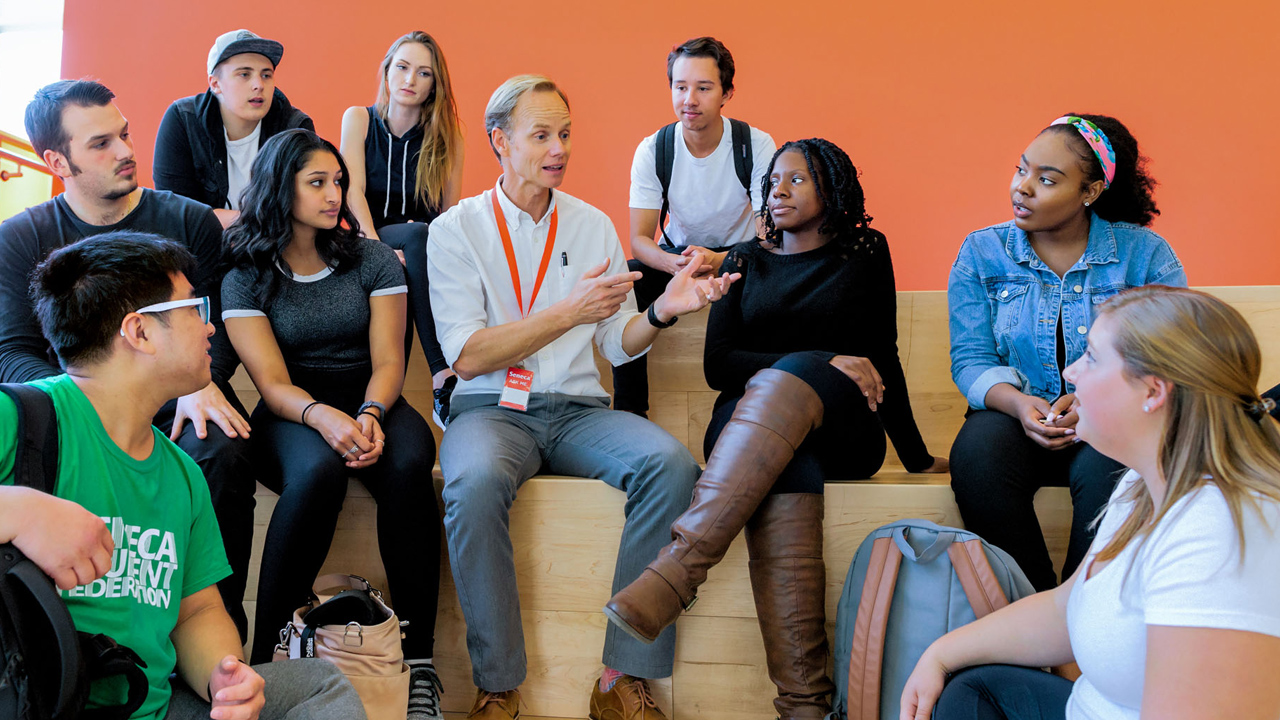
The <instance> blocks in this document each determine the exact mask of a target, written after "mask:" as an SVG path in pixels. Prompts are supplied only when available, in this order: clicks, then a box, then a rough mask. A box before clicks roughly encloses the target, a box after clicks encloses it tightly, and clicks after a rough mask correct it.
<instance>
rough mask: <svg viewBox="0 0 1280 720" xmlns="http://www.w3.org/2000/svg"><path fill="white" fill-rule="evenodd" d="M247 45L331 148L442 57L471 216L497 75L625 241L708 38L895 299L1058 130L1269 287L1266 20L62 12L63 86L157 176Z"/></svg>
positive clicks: (1262, 11) (1207, 277)
mask: <svg viewBox="0 0 1280 720" xmlns="http://www.w3.org/2000/svg"><path fill="white" fill-rule="evenodd" d="M730 7H731V8H733V9H732V10H726V8H730ZM973 7H979V8H980V9H977V10H975V9H971V8H973ZM237 27H248V28H250V29H251V30H254V31H255V32H257V33H259V34H261V35H264V36H266V37H271V38H275V39H278V40H280V41H281V42H283V43H284V44H285V47H286V52H285V57H284V61H283V62H282V63H281V66H280V71H279V73H278V76H277V77H278V82H279V85H280V87H281V88H282V89H283V90H284V91H285V92H286V93H287V94H288V95H289V97H290V99H291V100H292V101H293V102H294V104H296V105H298V106H299V107H301V108H302V109H303V110H305V111H307V112H308V113H309V114H310V115H311V116H312V117H313V118H315V121H316V126H317V129H318V130H319V131H320V133H321V134H323V135H325V136H326V137H328V138H330V139H331V140H334V141H335V142H336V141H337V139H338V130H339V121H340V118H341V115H342V111H343V109H345V108H346V107H347V106H349V105H355V104H361V105H366V104H369V103H371V102H372V100H373V95H374V91H375V80H374V75H375V73H376V66H377V63H378V62H379V61H380V60H381V58H382V55H383V53H384V52H385V50H386V48H387V46H388V45H389V44H390V43H391V41H392V40H394V39H395V37H397V36H398V35H400V34H402V33H404V32H406V31H408V30H411V29H423V30H426V31H428V32H430V33H432V34H433V35H435V37H436V38H437V40H439V41H440V43H441V45H442V46H443V48H444V50H445V52H446V54H447V57H448V60H449V69H450V71H451V73H452V76H453V81H454V88H455V91H456V93H457V96H458V100H459V105H460V109H461V112H462V117H463V120H464V122H465V123H466V126H467V130H468V141H467V162H466V179H465V187H464V194H465V195H471V194H474V193H477V192H479V191H481V190H483V189H484V188H486V187H488V186H489V185H490V184H491V183H492V182H493V181H494V179H495V177H496V175H497V173H498V168H497V165H496V164H495V162H494V160H493V157H492V155H490V154H489V150H488V147H487V144H486V140H485V136H484V125H483V111H484V105H485V102H486V101H487V100H488V97H489V94H490V93H491V92H492V91H493V89H494V88H495V87H496V86H497V85H498V84H499V83H500V82H501V81H502V80H504V79H505V78H507V77H508V76H510V75H514V74H517V73H522V72H541V73H545V74H548V75H550V76H552V77H553V78H555V79H556V80H557V81H558V82H559V83H560V84H561V85H562V86H563V87H564V88H565V89H566V91H567V92H568V93H569V96H570V100H571V101H572V104H573V115H574V160H573V162H572V163H571V166H570V171H569V176H568V180H567V182H566V184H565V189H566V190H567V191H568V192H570V193H573V194H575V195H577V196H579V197H582V198H584V199H585V200H587V201H588V202H591V203H593V204H595V205H597V206H599V207H600V208H602V209H604V210H605V211H606V212H608V213H609V214H610V215H611V216H612V217H613V218H614V221H615V223H616V224H617V227H618V229H619V232H620V234H621V235H622V236H623V237H625V233H626V224H627V186H628V178H629V169H630V163H631V157H632V154H633V153H634V151H635V146H636V143H638V142H639V141H640V139H641V138H642V137H644V136H645V135H647V134H649V133H651V132H653V131H654V130H655V129H656V128H658V127H659V126H661V125H663V124H665V123H667V122H670V121H672V120H673V119H674V117H673V114H672V110H671V107H670V102H669V94H668V91H667V88H666V77H665V58H666V53H667V51H668V50H669V49H670V47H671V45H672V44H673V43H675V42H679V41H681V40H684V39H685V38H688V37H692V36H695V35H700V34H713V35H715V36H717V37H719V38H720V39H722V40H723V41H724V42H725V43H726V44H727V45H728V46H729V48H730V49H731V50H732V51H733V52H734V56H735V59H736V61H737V65H738V78H737V82H736V85H737V95H736V96H735V97H734V99H733V100H732V102H731V103H730V105H729V108H728V110H727V112H728V113H729V114H730V115H733V116H736V117H741V118H743V119H746V120H748V121H749V122H751V123H752V124H753V125H757V126H759V127H761V128H763V129H765V130H766V131H768V132H769V133H770V134H772V135H773V137H774V139H775V140H778V141H779V142H782V141H785V140H788V139H794V138H799V137H811V136H823V137H827V138H829V139H831V140H833V141H835V142H836V143H837V144H839V145H840V146H841V147H843V148H844V149H845V150H846V151H847V152H849V154H850V156H851V157H852V158H853V160H854V163H855V164H856V165H858V166H859V167H860V168H861V169H862V171H863V184H864V186H865V187H866V190H867V197H868V204H869V209H870V212H871V214H872V215H874V216H875V218H876V225H877V226H878V227H879V228H881V229H882V230H883V231H884V232H885V233H886V234H888V236H889V239H890V242H891V243H892V245H893V248H894V255H895V263H896V266H897V279H898V286H899V288H902V289H909V290H922V289H941V288H944V287H945V286H946V278H947V271H948V268H949V267H950V263H951V260H952V259H953V257H954V256H955V251H956V248H957V247H958V245H959V243H960V241H961V239H963V237H964V235H965V233H967V232H968V231H970V230H973V229H975V228H978V227H982V226H985V225H988V224H991V223H995V222H1000V221H1003V220H1005V219H1007V218H1008V217H1009V206H1008V195H1007V187H1008V181H1009V177H1010V173H1011V169H1012V167H1013V165H1014V164H1015V163H1016V159H1017V157H1018V154H1019V153H1020V152H1021V151H1022V149H1023V148H1024V147H1025V145H1026V143H1027V142H1028V141H1029V140H1030V139H1031V137H1032V136H1033V135H1034V134H1035V133H1036V132H1037V131H1038V130H1039V129H1040V128H1041V127H1042V126H1043V125H1045V124H1046V123H1047V122H1048V121H1050V120H1052V119H1053V118H1055V117H1057V116H1058V115H1059V114H1060V113H1061V112H1063V111H1067V110H1076V111H1080V112H1100V113H1107V114H1113V115H1116V116H1118V117H1120V118H1121V119H1122V120H1124V121H1125V122H1126V123H1127V124H1128V125H1129V126H1130V128H1131V129H1132V130H1133V131H1134V133H1135V135H1137V137H1138V139H1139V141H1140V142H1141V143H1142V146H1143V148H1144V150H1145V152H1146V153H1147V154H1148V155H1149V156H1150V157H1151V158H1153V162H1152V165H1151V169H1152V171H1153V173H1154V175H1155V176H1156V178H1157V179H1158V180H1159V181H1160V183H1161V186H1160V188H1159V191H1158V194H1157V200H1158V201H1159V203H1160V206H1161V207H1162V208H1163V209H1164V215H1163V216H1162V217H1161V218H1159V219H1158V220H1157V221H1156V225H1155V228H1156V230H1157V231H1158V232H1160V233H1161V234H1162V235H1164V236H1165V237H1166V238H1168V239H1169V240H1170V241H1171V242H1172V244H1173V246H1174V248H1175V249H1176V250H1177V251H1178V254H1179V255H1180V256H1181V257H1182V259H1183V261H1184V263H1185V264H1186V265H1187V268H1188V274H1189V276H1190V278H1191V282H1192V283H1193V284H1196V285H1250V284H1267V283H1272V282H1274V280H1273V278H1274V277H1275V273H1274V270H1275V268H1276V267H1277V266H1280V243H1277V242H1276V240H1277V234H1276V232H1275V231H1274V229H1273V226H1272V225H1270V223H1269V222H1268V221H1267V217H1268V216H1269V211H1268V209H1267V208H1270V207H1273V205H1274V203H1275V202H1276V199H1277V195H1278V193H1277V191H1278V190H1280V180H1278V178H1280V174H1278V173H1277V171H1276V168H1275V165H1276V164H1277V162H1278V161H1280V140H1277V137H1278V136H1277V132H1276V128H1275V119H1276V118H1277V117H1278V116H1280V93H1277V91H1276V90H1277V71H1280V49H1278V48H1280V43H1276V42H1275V28H1276V27H1280V3H1277V2H1275V0H1239V1H1238V2H1234V3H1226V4H1217V5H1212V4H1210V5H1206V4H1205V3H1203V2H1200V1H1199V0H1196V1H1194V2H1193V1H1192V0H1165V2H1159V3H1156V2H1140V1H1138V0H1112V1H1111V2H1095V3H1074V4H1073V3H1066V2H1039V3H1028V2H1009V1H1007V0H986V1H984V2H976V3H957V2H942V1H930V0H918V1H917V2H909V1H908V2H902V1H896V2H895V1H889V2H881V3H868V2H848V1H847V0H846V1H839V0H812V1H811V2H793V3H786V2H760V1H759V0H743V1H740V2H736V3H728V2H724V3H711V2H701V3H687V2H676V1H671V0H658V1H657V2H649V3H625V4H624V3H617V2H611V1H610V0H561V1H560V2H556V3H517V2H498V3H482V2H430V3H427V2H421V1H420V0H417V1H414V0H369V1H366V2H352V1H351V0H346V1H344V2H336V1H334V0H309V1H308V2H298V1H296V0H295V1H293V2H262V1H261V0H255V1H252V2H251V1H249V0H214V1H213V2H200V3H187V2H173V1H172V0H117V1H116V2H102V0H66V14H65V30H66V35H65V39H64V44H63V48H64V50H63V74H64V76H65V77H81V76H93V77H97V78H99V79H100V80H102V81H103V82H104V83H106V84H107V85H108V86H109V87H111V88H112V89H113V90H115V92H116V93H117V95H118V96H119V103H120V107H121V108H122V109H123V111H124V112H125V114H126V116H128V117H129V119H130V120H131V122H132V126H133V129H134V138H135V142H136V145H137V150H138V156H139V161H140V164H141V165H142V167H144V168H146V169H147V170H148V171H149V169H150V166H151V155H152V150H153V147H154V138H155V130H156V126H157V125H158V123H159V121H160V117H161V115H162V114H163V112H164V109H165V107H166V106H167V105H168V103H169V102H170V101H171V100H173V99H174V98H177V97H180V96H183V95H190V94H194V93H196V92H199V91H202V90H203V89H204V87H205V86H206V83H205V73H204V63H205V57H206V55H207V53H208V49H209V46H210V45H211V44H212V42H213V38H214V37H215V36H216V35H217V34H219V33H221V32H224V31H226V30H230V29H234V28H237ZM143 177H144V180H145V181H146V182H148V183H149V179H148V178H149V172H145V171H144V173H143Z"/></svg>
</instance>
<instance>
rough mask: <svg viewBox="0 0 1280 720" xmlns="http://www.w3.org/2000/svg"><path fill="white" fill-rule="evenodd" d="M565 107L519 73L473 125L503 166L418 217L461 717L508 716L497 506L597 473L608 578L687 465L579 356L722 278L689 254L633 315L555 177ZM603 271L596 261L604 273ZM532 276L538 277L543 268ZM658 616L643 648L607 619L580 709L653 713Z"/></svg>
mask: <svg viewBox="0 0 1280 720" xmlns="http://www.w3.org/2000/svg"><path fill="white" fill-rule="evenodd" d="M569 126H570V119H569V103H568V99H567V98H566V96H565V94H564V92H563V91H561V90H560V89H559V88H558V87H557V86H556V84H555V83H554V82H552V81H551V80H550V79H548V78H545V77H542V76H537V75H521V76H517V77H514V78H511V79H510V80H508V81H506V82H505V83H503V84H502V86H501V87H499V88H498V89H497V90H496V91H495V92H494V93H493V96H492V97H491V98H490V99H489V105H488V108H487V109H486V111H485V129H486V130H487V131H488V133H489V142H490V145H491V146H492V148H493V151H494V153H495V154H496V155H497V156H498V162H499V163H500V164H501V165H502V177H501V178H499V180H498V183H497V185H496V186H495V187H494V188H493V189H491V190H486V191H485V192H484V193H482V194H480V195H477V196H476V197H473V198H468V199H466V200H463V201H462V202H460V203H459V204H458V205H457V206H455V207H453V208H452V209H450V210H449V211H448V212H446V213H444V214H443V215H441V216H440V217H439V218H437V219H436V220H435V222H433V223H432V225H431V253H430V254H429V255H428V257H427V262H428V268H429V273H430V279H431V304H432V307H434V308H438V309H437V312H436V334H437V336H438V337H439V338H440V345H441V348H442V349H443V350H444V355H445V359H446V360H448V361H449V364H450V366H451V367H452V368H453V370H454V372H456V373H457V374H458V377H459V379H460V381H459V383H458V386H457V388H456V389H455V390H454V394H453V401H452V404H451V408H450V420H449V425H448V430H446V431H445V435H444V440H443V442H442V443H441V446H440V467H441V469H442V471H443V473H444V478H445V487H444V501H445V532H446V533H447V535H448V540H449V560H450V564H451V565H452V567H453V575H454V581H455V585H456V586H457V588H458V598H459V600H460V602H461V605H462V612H463V616H464V617H465V618H466V621H467V647H468V650H469V651H470V654H471V665H472V675H473V679H474V681H475V684H476V687H477V688H478V690H479V692H478V693H477V695H476V700H475V704H474V705H473V707H472V709H471V712H470V714H469V715H468V717H473V718H490V719H493V718H498V719H503V720H510V719H511V718H515V717H518V715H519V702H520V700H519V694H518V692H517V688H518V687H519V686H520V684H521V683H522V682H523V681H524V678H525V672H526V662H525V651H524V635H523V631H522V628H521V624H520V606H519V600H518V596H517V589H516V571H515V562H514V558H513V553H512V546H511V538H510V535H509V533H508V531H507V527H508V513H509V511H510V508H511V503H512V502H513V501H514V500H515V497H516V492H517V490H518V488H519V487H520V485H521V484H522V483H523V482H524V481H525V480H527V479H529V478H530V477H531V476H533V475H534V474H535V473H537V472H538V471H539V470H543V469H545V470H546V471H548V472H551V473H557V474H564V475H576V476H581V477H590V478H599V479H600V480H603V481H604V482H606V483H608V484H610V485H612V486H613V487H616V488H618V489H620V490H623V491H625V492H626V493H627V510H626V516H627V519H626V525H625V527H624V529H623V532H622V543H621V547H620V548H619V550H618V562H617V567H616V569H615V572H614V579H613V587H614V590H615V591H616V590H618V589H621V588H622V587H624V586H626V585H627V584H628V583H630V582H631V581H632V580H633V579H635V578H636V577H637V576H639V574H640V572H641V571H642V570H643V569H644V566H645V563H646V562H647V561H648V559H649V558H652V557H653V556H654V555H655V554H656V553H657V552H658V550H660V549H661V548H662V547H663V546H665V545H666V544H667V543H668V542H669V541H670V539H671V533H670V526H671V523H672V521H673V520H675V518H676V517H678V516H679V515H680V513H681V512H683V511H684V510H685V509H686V508H687V507H688V505H689V500H690V498H691V497H692V493H693V485H694V482H695V481H696V480H697V477H698V472H699V471H698V465H697V463H695V462H694V460H693V457H692V456H691V455H690V454H689V451H688V450H687V449H686V448H685V447H684V446H683V445H681V444H680V443H679V442H678V441H677V440H676V439H675V438H673V437H672V436H671V435H669V434H668V433H667V432H666V431H664V430H662V429H660V428H659V427H658V426H656V425H654V424H652V423H650V422H649V421H647V420H645V419H643V418H640V417H638V416H636V415H633V414H631V413H625V412H618V411H614V410H609V409H608V407H609V397H608V394H607V393H605V391H604V388H602V387H601V386H600V377H599V373H598V372H597V371H596V367H595V362H594V360H593V357H592V352H591V344H592V342H593V341H594V342H595V344H596V346H597V347H598V348H599V349H600V353H601V354H602V355H603V356H604V357H605V358H606V359H608V360H609V362H611V363H613V364H614V365H617V364H619V363H623V362H627V361H629V360H631V359H634V358H636V357H638V356H640V355H642V354H644V353H645V352H647V351H648V349H649V346H650V345H651V344H652V342H653V340H654V338H655V337H656V336H657V334H658V332H659V330H661V329H662V328H664V327H669V326H670V325H672V324H673V323H675V321H676V318H677V317H678V316H680V315H684V314H686V313H690V312H694V311H696V310H699V309H701V308H703V307H705V306H706V305H707V303H709V302H713V301H715V300H717V299H719V298H720V297H721V295H722V294H723V293H724V292H725V290H727V288H728V287H729V284H730V283H731V282H733V281H734V280H736V279H737V276H724V277H719V278H717V277H714V276H712V277H706V278H705V279H697V278H696V277H695V273H700V274H704V275H705V274H707V273H709V272H710V268H709V266H706V265H704V264H703V262H702V260H701V258H698V257H695V258H694V261H693V262H690V263H689V264H688V265H687V266H685V269H684V270H682V271H681V272H679V273H677V274H676V275H675V277H674V278H673V279H672V280H671V283H670V284H669V285H668V286H667V289H666V292H664V293H663V294H662V295H661V296H660V297H659V298H658V299H657V300H656V301H655V302H654V303H653V305H652V307H651V308H650V309H649V312H648V313H647V315H641V314H640V313H638V312H636V304H635V297H634V295H633V294H632V284H633V283H634V282H635V281H636V280H637V279H638V278H639V277H640V273H636V272H627V271H626V264H627V261H626V257H625V256H624V255H623V252H622V245H621V244H620V243H619V242H618V235H617V231H616V230H615V229H614V226H613V223H612V221H610V219H609V218H608V216H606V215H605V214H604V213H603V212H601V211H599V210H597V209H596V208H594V207H592V206H590V205H588V204H586V203H585V202H583V201H581V200H579V199H577V198H575V197H572V196H570V195H568V194H565V193H563V192H560V191H558V190H556V188H558V187H559V186H560V184H561V183H562V182H563V181H564V175H565V170H566V168H567V166H568V162H569V150H570V132H569ZM611 269H612V270H613V273H612V274H611V273H610V270H611ZM548 276H549V277H548ZM673 629H674V628H668V630H667V631H666V632H664V633H663V634H662V635H661V636H659V637H658V639H657V641H656V642H654V643H653V644H651V645H649V644H645V643H643V642H641V641H640V640H637V639H633V638H631V637H629V636H627V635H625V634H622V633H620V632H619V631H618V629H617V627H616V626H614V625H609V626H608V629H607V631H606V634H605V647H604V658H603V661H604V665H605V670H604V673H603V674H602V675H601V678H600V682H599V683H598V684H596V685H595V687H594V688H593V690H592V693H591V717H593V718H605V717H608V718H623V719H626V720H631V719H635V720H641V719H647V720H656V719H658V718H664V717H665V716H664V715H663V714H662V713H661V711H660V710H658V708H657V707H656V706H655V705H654V703H653V700H652V696H651V695H650V691H649V688H648V685H647V684H646V682H645V678H661V677H667V676H669V675H671V670H672V662H673V657H674V652H675V634H674V632H672V630H673Z"/></svg>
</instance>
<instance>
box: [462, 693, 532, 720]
mask: <svg viewBox="0 0 1280 720" xmlns="http://www.w3.org/2000/svg"><path fill="white" fill-rule="evenodd" d="M467 717H469V718H481V720H515V718H518V717H520V691H519V690H508V691H506V692H499V693H493V692H485V691H484V690H480V689H477V690H476V701H475V703H474V704H472V706H471V712H469V713H467Z"/></svg>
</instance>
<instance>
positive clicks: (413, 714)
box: [406, 663, 444, 720]
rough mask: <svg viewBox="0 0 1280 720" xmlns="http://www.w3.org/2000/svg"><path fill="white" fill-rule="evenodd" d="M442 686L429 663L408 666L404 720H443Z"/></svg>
mask: <svg viewBox="0 0 1280 720" xmlns="http://www.w3.org/2000/svg"><path fill="white" fill-rule="evenodd" d="M443 692H444V686H443V685H441V684H440V676H439V675H437V674H436V669H435V666H433V665H432V664H431V663H419V664H415V665H410V666H409V710H408V715H407V716H406V720H444V710H443V708H441V706H440V694H441V693H443Z"/></svg>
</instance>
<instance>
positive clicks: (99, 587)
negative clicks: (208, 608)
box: [0, 375, 231, 720]
mask: <svg viewBox="0 0 1280 720" xmlns="http://www.w3.org/2000/svg"><path fill="white" fill-rule="evenodd" d="M29 384H30V385H33V386H35V387H38V388H40V389H42V390H44V391H45V392H47V393H49V395H50V396H51V397H52V398H53V405H54V408H55V409H56V410H57V414H58V448H59V451H58V484H57V487H56V490H55V494H56V495H57V496H58V497H60V498H64V499H66V500H70V501H72V502H75V503H77V504H78V505H80V506H82V507H84V508H85V509H86V510H88V511H89V512H92V513H93V514H95V515H98V516H99V517H101V518H102V521H103V522H104V523H106V524H107V526H108V527H109V528H110V529H111V537H112V539H113V540H114V541H115V548H116V549H115V554H114V555H113V556H112V558H111V570H110V572H108V573H107V574H106V575H105V576H103V577H101V578H99V579H97V580H94V581H93V582H91V583H89V584H87V585H81V586H79V587H75V588H72V589H71V590H63V591H60V592H61V594H62V597H63V600H65V601H66V604H67V608H68V610H70V612H71V618H72V620H74V621H75V624H76V629H77V630H79V631H81V632H87V633H91V634H96V633H102V634H105V635H108V636H110V637H111V638H112V639H114V640H115V641H116V642H118V643H120V644H121V645H126V646H128V647H129V648H132V649H133V651H134V652H136V653H138V655H139V656H140V657H141V658H142V659H143V660H144V661H145V662H146V663H147V667H146V671H145V672H146V675H147V682H148V685H149V688H148V692H147V699H146V701H145V702H144V703H143V704H142V707H140V708H139V709H138V711H137V712H135V713H134V714H133V718H135V719H137V720H151V719H152V718H163V717H164V715H165V713H166V712H167V711H168V707H169V696H170V689H169V675H170V674H171V673H172V672H173V670H174V666H175V663H176V661H177V653H176V651H175V650H174V647H173V642H172V641H170V639H169V633H171V632H172V631H173V628H174V626H175V625H176V624H177V622H178V605H179V603H180V602H181V601H182V599H183V598H185V597H187V596H189V595H192V594H194V593H196V592H198V591H200V590H203V589H204V588H206V587H209V586H210V585H212V584H214V583H216V582H218V581H219V580H221V579H223V578H224V577H226V576H228V575H230V574H231V566H230V565H228V564H227V556H226V552H225V551H224V550H223V547H222V537H221V535H220V534H219V531H218V521H217V518H216V517H215V516H214V514H213V505H212V503H211V502H210V499H209V486H208V484H207V483H206V482H205V479H204V475H203V474H202V473H201V472H200V467H199V466H198V465H196V463H195V461H193V460H192V459H191V458H190V457H188V456H187V454H186V453H184V452H182V450H181V449H179V448H178V446H177V445H174V444H173V443H172V442H170V441H169V438H167V437H165V436H164V434H163V433H161V432H160V431H159V430H155V429H154V428H153V429H152V430H153V431H154V432H155V447H154V448H153V449H152V451H151V456H150V457H148V458H147V459H146V460H135V459H133V458H132V457H130V456H129V455H127V454H126V453H125V452H124V450H122V449H120V447H119V446H118V445H116V444H115V442H113V441H112V440H111V438H110V436H108V435H107V431H106V428H104V427H103V425H102V421H101V420H100V419H99V418H98V414H97V412H96V411H95V410H94V408H93V405H92V404H91V403H90V402H89V399H88V398H87V397H85V395H84V393H83V392H81V390H80V388H79V387H77V386H76V384H75V383H74V382H73V381H72V379H71V378H70V377H69V376H67V375H58V376H56V377H51V378H45V379H43V380H37V381H35V382H32V383H29ZM17 417H18V416H17V408H16V406H15V405H14V404H13V401H12V400H11V399H9V397H8V396H7V395H3V394H0V485H12V484H13V455H14V443H15V440H16V436H17ZM126 689H127V688H126V685H125V683H124V682H123V681H122V680H121V679H120V678H115V679H109V680H107V681H103V682H99V683H95V684H94V685H93V687H92V688H91V689H90V693H89V703H88V707H90V708H93V707H99V706H102V705H119V704H122V703H123V702H124V700H125V698H126V696H127V693H126Z"/></svg>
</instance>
